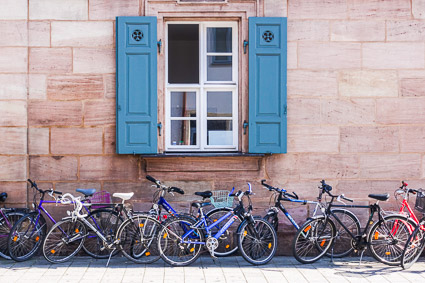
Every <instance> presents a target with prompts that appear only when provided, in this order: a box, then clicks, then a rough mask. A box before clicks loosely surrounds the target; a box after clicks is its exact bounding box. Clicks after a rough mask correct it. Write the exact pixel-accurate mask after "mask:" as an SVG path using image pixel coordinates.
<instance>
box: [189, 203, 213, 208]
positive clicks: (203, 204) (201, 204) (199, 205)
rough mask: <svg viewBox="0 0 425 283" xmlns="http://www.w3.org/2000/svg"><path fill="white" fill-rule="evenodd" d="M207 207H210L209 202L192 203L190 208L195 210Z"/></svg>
mask: <svg viewBox="0 0 425 283" xmlns="http://www.w3.org/2000/svg"><path fill="white" fill-rule="evenodd" d="M208 205H211V203H210V202H193V203H192V206H193V207H196V208H200V207H204V206H208Z"/></svg>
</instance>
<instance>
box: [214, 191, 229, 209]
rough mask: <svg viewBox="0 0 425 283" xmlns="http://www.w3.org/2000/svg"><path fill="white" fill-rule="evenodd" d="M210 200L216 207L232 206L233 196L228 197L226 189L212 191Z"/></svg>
mask: <svg viewBox="0 0 425 283" xmlns="http://www.w3.org/2000/svg"><path fill="white" fill-rule="evenodd" d="M210 200H211V204H212V205H214V207H216V208H220V207H232V206H233V197H229V192H228V191H213V192H212V196H211V198H210Z"/></svg>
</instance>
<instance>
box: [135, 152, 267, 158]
mask: <svg viewBox="0 0 425 283" xmlns="http://www.w3.org/2000/svg"><path fill="white" fill-rule="evenodd" d="M265 155H266V154H263V153H243V152H164V153H157V154H141V155H140V156H141V157H143V158H155V157H158V158H160V157H237V156H242V157H263V156H265Z"/></svg>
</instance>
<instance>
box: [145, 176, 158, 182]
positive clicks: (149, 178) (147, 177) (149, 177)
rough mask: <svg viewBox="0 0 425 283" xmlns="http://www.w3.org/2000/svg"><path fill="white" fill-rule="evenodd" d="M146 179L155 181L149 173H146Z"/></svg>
mask: <svg viewBox="0 0 425 283" xmlns="http://www.w3.org/2000/svg"><path fill="white" fill-rule="evenodd" d="M146 179H148V180H149V181H151V182H153V183H156V179H155V178H154V177H152V176H150V175H146Z"/></svg>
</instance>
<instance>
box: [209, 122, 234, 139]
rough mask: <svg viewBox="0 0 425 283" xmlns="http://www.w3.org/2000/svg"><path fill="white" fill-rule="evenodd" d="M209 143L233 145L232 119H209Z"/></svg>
mask: <svg viewBox="0 0 425 283" xmlns="http://www.w3.org/2000/svg"><path fill="white" fill-rule="evenodd" d="M207 131H208V132H207V136H208V145H233V131H232V121H231V120H210V121H207Z"/></svg>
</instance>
